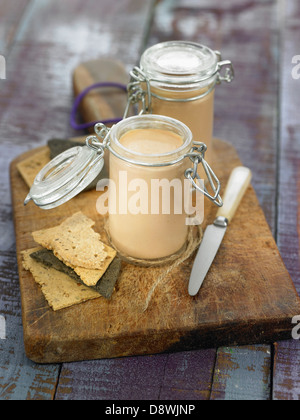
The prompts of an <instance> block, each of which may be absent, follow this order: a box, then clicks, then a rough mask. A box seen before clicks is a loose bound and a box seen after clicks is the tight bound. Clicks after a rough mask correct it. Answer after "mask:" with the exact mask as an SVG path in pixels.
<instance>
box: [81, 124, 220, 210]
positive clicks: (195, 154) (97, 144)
mask: <svg viewBox="0 0 300 420" xmlns="http://www.w3.org/2000/svg"><path fill="white" fill-rule="evenodd" d="M112 128H113V127H112ZM112 128H108V127H106V125H105V124H102V123H98V124H96V125H95V134H96V136H89V137H87V139H86V145H87V147H89V148H91V149H93V150H95V151H97V152H98V153H99V154H101V156H104V153H105V149H107V150H109V152H110V153H112V154H113V155H114V156H116V157H117V158H119V159H121V160H123V161H125V162H127V163H131V164H134V165H140V166H149V167H162V166H171V165H175V164H176V163H179V162H181V161H182V160H183V159H186V158H189V159H190V160H191V162H192V163H193V167H192V168H190V169H187V170H186V171H185V177H186V179H188V180H190V182H191V184H192V186H193V188H194V189H195V190H198V191H199V192H200V193H202V194H203V195H204V196H205V197H207V198H208V199H209V200H210V201H212V202H213V203H214V204H215V205H216V206H218V207H222V206H223V201H222V199H221V197H220V191H221V183H220V181H219V179H218V177H217V176H216V175H215V173H214V172H213V170H212V169H211V167H210V166H209V164H208V163H207V162H206V160H205V153H206V151H207V146H206V144H204V143H201V142H193V144H194V147H192V149H191V151H190V153H188V154H185V155H183V156H181V157H180V158H178V159H177V160H173V161H170V162H167V163H160V164H155V163H145V162H143V163H141V162H136V161H133V160H131V159H129V158H126V157H124V156H121V155H120V154H118V153H117V152H115V151H114V150H112V148H111V147H110V138H109V137H110V131H111V129H112ZM99 138H100V139H101V140H102V142H101V141H100V140H99ZM200 164H202V167H203V169H204V172H205V174H206V176H207V179H208V181H209V184H210V187H211V189H212V191H213V195H212V194H210V193H209V191H208V190H207V188H206V187H205V185H204V187H203V188H201V187H200V186H199V185H198V184H197V180H201V178H200V176H199V174H198V166H199V165H200Z"/></svg>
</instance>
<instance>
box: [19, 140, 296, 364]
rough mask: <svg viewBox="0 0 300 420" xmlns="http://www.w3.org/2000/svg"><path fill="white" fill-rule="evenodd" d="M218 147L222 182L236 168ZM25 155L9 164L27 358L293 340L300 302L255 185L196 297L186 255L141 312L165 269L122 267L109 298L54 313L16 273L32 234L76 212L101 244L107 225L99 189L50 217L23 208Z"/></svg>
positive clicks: (231, 153) (233, 157) (27, 277)
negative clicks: (92, 224) (18, 165)
mask: <svg viewBox="0 0 300 420" xmlns="http://www.w3.org/2000/svg"><path fill="white" fill-rule="evenodd" d="M214 149H215V150H214V152H215V155H216V157H215V161H214V169H215V171H216V173H217V174H218V176H219V177H220V179H221V182H222V183H223V184H224V185H225V184H226V183H227V180H228V178H229V175H230V173H231V171H232V170H233V168H235V167H236V166H239V165H240V164H241V163H240V161H239V159H238V156H237V154H236V153H235V150H234V148H233V147H232V146H230V145H229V144H228V143H226V142H222V141H220V140H216V141H215V143H214ZM31 153H32V152H31ZM224 154H226V156H227V158H228V164H227V165H226V167H224V165H223V156H224ZM27 156H28V154H27V155H25V156H21V157H20V158H19V159H17V160H16V161H14V162H13V163H12V166H11V184H12V197H13V208H14V219H15V229H16V238H17V256H18V265H19V275H20V287H21V295H22V308H23V312H22V313H23V326H24V340H25V348H26V353H27V356H28V357H29V358H30V359H31V360H34V361H35V362H38V363H58V362H68V361H81V360H89V359H101V358H114V357H121V356H132V355H143V354H154V353H161V352H172V351H185V350H192V349H197V348H211V347H212V346H213V345H217V346H220V345H234V344H240V345H242V344H252V343H269V342H272V341H274V340H277V339H278V340H281V339H286V338H289V337H290V336H291V319H292V317H293V316H294V315H296V314H298V313H299V312H300V299H299V298H298V296H297V294H296V293H295V290H294V286H293V284H292V281H291V279H290V276H289V274H288V272H287V271H286V269H285V267H284V265H283V263H282V260H281V257H280V255H279V253H278V250H277V247H276V244H275V241H274V240H273V238H272V235H271V232H270V230H269V227H268V225H267V223H266V220H265V217H264V215H263V212H262V210H261V208H260V207H259V204H258V202H257V198H256V196H255V193H254V191H253V189H252V188H249V189H248V191H247V193H246V195H245V197H244V200H243V201H242V203H241V205H240V207H239V211H238V214H237V215H236V216H235V219H234V221H232V223H231V225H230V228H229V229H228V232H227V233H226V237H225V239H224V241H223V243H222V247H221V248H220V250H219V253H218V255H217V257H216V259H215V261H214V265H213V266H212V268H211V270H210V272H209V273H208V276H207V278H206V280H205V283H204V285H203V287H202V289H201V291H200V293H199V295H198V296H197V297H195V298H191V297H190V296H189V295H188V292H187V282H188V279H189V277H190V273H191V269H192V263H193V260H194V259H193V258H189V259H188V260H186V261H185V262H184V263H182V264H181V265H180V266H179V267H177V268H176V269H174V270H173V271H171V272H170V274H169V275H168V276H167V277H166V278H165V279H164V281H163V282H162V284H161V285H159V287H158V288H157V289H156V291H155V293H154V295H153V297H152V300H151V302H150V305H149V307H148V309H147V310H146V311H145V310H144V307H145V303H146V298H147V294H148V292H149V291H150V290H151V287H152V285H153V283H154V282H155V281H156V280H157V277H158V276H160V275H161V274H162V273H163V271H164V270H165V268H142V267H134V266H132V265H129V264H125V263H124V264H123V267H122V275H121V277H120V279H119V282H118V286H117V290H116V292H115V294H114V295H113V297H112V300H111V301H109V302H108V301H106V300H104V299H97V300H93V301H90V302H86V303H84V304H82V305H77V306H74V307H72V308H69V309H66V310H62V311H59V312H57V313H54V312H53V311H52V310H51V309H50V308H49V306H48V305H47V303H46V302H45V299H44V297H43V295H42V293H41V291H40V290H39V287H38V286H37V285H36V283H35V282H34V280H33V278H32V276H31V274H30V273H28V272H25V270H24V269H23V267H22V257H21V252H22V251H23V250H26V249H31V248H32V247H34V241H33V238H32V232H33V231H36V230H40V229H45V228H48V227H53V226H56V225H57V224H59V223H60V222H61V221H62V220H64V219H65V218H67V217H69V216H71V215H72V214H74V213H76V212H77V211H82V212H83V213H85V214H86V215H87V216H88V217H90V218H92V219H93V220H94V221H95V222H96V229H97V231H98V232H99V233H101V236H102V238H103V240H105V231H104V225H105V223H106V220H105V218H103V217H101V216H100V215H98V214H97V209H96V203H97V199H98V198H99V192H97V191H91V192H88V193H82V194H80V195H79V196H78V197H76V199H73V200H71V201H70V202H69V203H66V204H65V205H63V206H60V207H58V208H57V209H54V210H51V211H43V210H41V209H39V208H38V207H36V206H35V205H33V203H31V205H28V206H27V207H26V208H24V206H23V200H24V197H26V195H27V193H28V188H27V186H26V184H25V183H24V181H23V180H22V178H21V177H20V175H19V174H18V172H17V170H16V163H17V162H18V160H22V159H23V158H24V157H25V158H26V157H27ZM24 187H25V188H24ZM250 209H251V211H250ZM215 214H216V209H215V208H214V206H212V205H210V204H207V203H206V213H205V216H206V219H205V223H204V226H203V228H205V225H206V224H207V223H210V222H212V221H213V220H214V218H215ZM132 293H134V294H135V298H134V299H132ZM283 296H284V298H283Z"/></svg>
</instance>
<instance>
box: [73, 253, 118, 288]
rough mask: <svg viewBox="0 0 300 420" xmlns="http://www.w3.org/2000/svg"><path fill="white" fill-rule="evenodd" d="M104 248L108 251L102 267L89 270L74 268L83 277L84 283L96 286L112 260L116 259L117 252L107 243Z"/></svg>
mask: <svg viewBox="0 0 300 420" xmlns="http://www.w3.org/2000/svg"><path fill="white" fill-rule="evenodd" d="M104 250H105V252H106V258H105V260H104V261H103V263H102V268H101V269H99V270H89V269H86V268H82V267H74V268H73V269H74V271H75V273H76V274H78V276H79V277H80V278H81V279H82V281H83V282H84V284H86V285H87V286H95V285H96V284H97V283H98V281H99V279H100V278H101V277H102V276H103V274H104V273H105V272H106V270H107V269H108V267H109V266H110V264H111V262H112V261H113V260H114V258H115V257H116V255H117V252H116V251H115V250H114V249H112V248H110V247H109V246H107V245H104Z"/></svg>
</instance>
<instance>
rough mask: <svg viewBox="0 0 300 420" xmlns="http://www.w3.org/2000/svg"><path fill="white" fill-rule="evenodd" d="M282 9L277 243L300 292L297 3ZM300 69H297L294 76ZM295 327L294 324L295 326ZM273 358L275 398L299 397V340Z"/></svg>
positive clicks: (281, 348)
mask: <svg viewBox="0 0 300 420" xmlns="http://www.w3.org/2000/svg"><path fill="white" fill-rule="evenodd" d="M283 6H286V8H282V13H281V17H282V28H283V34H282V35H283V44H282V54H281V57H280V62H281V78H282V84H281V107H280V117H281V131H280V171H279V196H278V246H279V248H280V251H281V254H282V257H283V259H284V261H285V263H286V266H287V267H288V269H289V272H290V274H291V276H292V278H293V281H294V283H295V285H296V288H297V290H298V292H299V291H300V210H299V204H300V134H299V133H300V124H299V109H300V98H299V94H298V93H299V91H300V79H297V78H295V71H294V68H295V66H296V64H295V63H292V61H293V57H295V56H296V55H299V40H300V24H299V19H300V5H299V2H297V1H293V0H292V1H289V2H285V3H284V4H283ZM298 73H299V77H300V71H299V72H298V71H297V72H296V76H297V75H298ZM295 326H296V325H295ZM275 350H276V351H275V357H274V378H273V383H274V388H273V398H274V400H296V401H298V400H299V398H300V380H299V378H300V366H299V354H300V341H299V340H293V341H290V342H287V343H278V344H277V345H276V347H275Z"/></svg>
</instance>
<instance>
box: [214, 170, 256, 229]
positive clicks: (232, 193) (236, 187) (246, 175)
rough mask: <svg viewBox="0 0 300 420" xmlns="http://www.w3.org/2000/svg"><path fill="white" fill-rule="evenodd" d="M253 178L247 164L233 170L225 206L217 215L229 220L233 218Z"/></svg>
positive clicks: (224, 198)
mask: <svg viewBox="0 0 300 420" xmlns="http://www.w3.org/2000/svg"><path fill="white" fill-rule="evenodd" d="M251 179H252V173H251V171H250V169H249V168H246V167H245V166H238V167H237V168H235V169H234V170H233V171H232V173H231V175H230V178H229V181H228V184H227V187H226V189H225V192H224V197H223V207H221V208H220V209H219V211H218V213H217V217H226V219H227V220H228V222H230V221H231V220H232V219H233V216H234V215H235V212H236V210H237V208H238V206H239V204H240V202H241V201H242V198H243V196H244V194H245V192H246V191H247V188H248V187H249V185H250V182H251Z"/></svg>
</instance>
